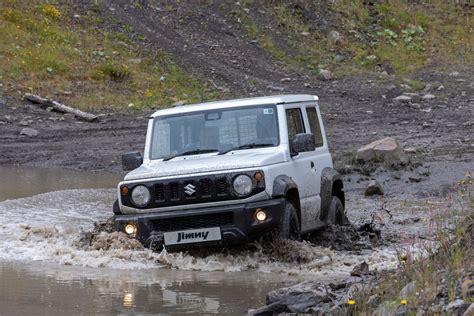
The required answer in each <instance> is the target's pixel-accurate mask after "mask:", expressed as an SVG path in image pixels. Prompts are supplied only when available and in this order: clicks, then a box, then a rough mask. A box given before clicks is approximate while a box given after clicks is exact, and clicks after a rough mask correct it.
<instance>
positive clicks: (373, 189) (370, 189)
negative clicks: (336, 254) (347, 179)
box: [351, 180, 383, 275]
mask: <svg viewBox="0 0 474 316" xmlns="http://www.w3.org/2000/svg"><path fill="white" fill-rule="evenodd" d="M364 195H365V196H372V195H383V189H382V185H380V183H379V182H378V181H377V180H371V181H370V182H369V184H367V188H366V189H365V192H364ZM367 268H368V267H367ZM353 272H354V271H353ZM351 275H352V272H351Z"/></svg>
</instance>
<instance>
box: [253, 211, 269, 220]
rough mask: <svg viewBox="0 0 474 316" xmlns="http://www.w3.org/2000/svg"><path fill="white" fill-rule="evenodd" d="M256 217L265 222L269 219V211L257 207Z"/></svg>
mask: <svg viewBox="0 0 474 316" xmlns="http://www.w3.org/2000/svg"><path fill="white" fill-rule="evenodd" d="M255 218H256V219H257V220H258V221H259V222H264V221H265V220H266V219H267V213H266V212H265V211H264V210H262V209H257V211H256V212H255Z"/></svg>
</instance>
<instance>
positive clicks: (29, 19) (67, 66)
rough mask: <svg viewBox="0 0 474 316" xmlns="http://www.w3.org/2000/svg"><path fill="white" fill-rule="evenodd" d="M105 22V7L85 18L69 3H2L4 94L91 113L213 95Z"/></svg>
mask: <svg viewBox="0 0 474 316" xmlns="http://www.w3.org/2000/svg"><path fill="white" fill-rule="evenodd" d="M102 22H103V21H102V20H101V18H100V7H99V6H93V5H92V6H91V8H90V9H89V10H88V11H87V12H81V14H80V15H79V14H77V13H76V12H75V11H74V9H73V7H72V6H71V5H69V4H62V5H60V4H51V1H49V3H46V2H45V1H22V0H17V1H8V2H6V1H3V2H1V3H0V58H1V59H2V61H3V62H2V63H1V64H0V81H1V82H2V84H3V87H2V89H3V90H5V91H6V92H7V94H9V95H11V96H12V95H13V96H17V97H21V96H22V95H23V94H24V93H25V92H32V93H36V94H39V95H42V96H50V97H52V98H56V99H60V100H63V101H65V102H67V103H68V104H71V105H73V106H76V107H79V108H82V109H86V110H91V109H100V108H104V107H110V108H113V109H115V110H120V109H123V108H126V107H127V106H128V105H129V104H134V106H135V107H144V106H145V107H160V106H167V105H170V104H172V103H174V102H176V101H181V100H182V101H186V102H197V101H201V100H205V99H209V98H212V97H213V96H214V92H213V91H212V90H210V89H208V88H207V87H206V86H205V85H204V84H202V83H201V82H200V81H198V80H197V79H195V78H193V77H192V76H191V75H189V74H186V73H185V72H184V71H183V70H181V69H180V68H179V67H178V66H177V65H176V64H175V63H173V61H172V59H171V58H170V56H168V55H167V54H166V53H165V52H163V51H160V50H150V49H143V48H142V46H144V45H140V44H138V45H137V43H134V42H132V41H131V40H130V37H129V36H128V34H127V33H113V32H109V31H106V30H105V29H104V28H103V27H102ZM125 29H126V28H125ZM130 31H131V30H130Z"/></svg>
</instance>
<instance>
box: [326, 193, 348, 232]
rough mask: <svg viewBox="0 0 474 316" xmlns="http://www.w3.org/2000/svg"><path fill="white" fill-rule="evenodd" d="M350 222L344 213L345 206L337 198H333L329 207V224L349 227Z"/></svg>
mask: <svg viewBox="0 0 474 316" xmlns="http://www.w3.org/2000/svg"><path fill="white" fill-rule="evenodd" d="M348 222H349V221H348V220H347V217H346V213H345V212H344V205H343V204H342V202H341V200H340V199H339V198H338V197H337V196H333V197H332V199H331V204H330V205H329V210H328V217H327V223H328V224H332V225H341V226H342V225H347V224H348Z"/></svg>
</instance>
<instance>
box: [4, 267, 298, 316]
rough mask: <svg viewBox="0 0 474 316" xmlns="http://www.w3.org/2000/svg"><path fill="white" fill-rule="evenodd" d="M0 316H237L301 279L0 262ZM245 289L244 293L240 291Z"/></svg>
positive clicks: (246, 274)
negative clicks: (192, 315) (205, 315)
mask: <svg viewBox="0 0 474 316" xmlns="http://www.w3.org/2000/svg"><path fill="white" fill-rule="evenodd" d="M0 280H1V282H0V306H1V309H0V314H1V315H35V314H47V315H64V314H70V313H71V311H73V314H76V313H84V314H101V315H112V314H117V313H123V314H157V313H158V314H162V313H163V314H167V313H173V314H176V313H178V314H182V313H190V312H191V313H200V314H202V313H208V314H231V315H234V314H235V315H241V314H244V313H246V312H247V310H248V309H250V308H253V307H258V306H261V305H263V303H264V298H265V294H266V293H267V292H268V291H270V290H272V289H274V288H277V287H281V286H285V285H290V284H293V283H295V282H297V281H301V278H298V277H295V276H283V275H276V274H275V275H273V274H260V273H258V272H245V273H225V272H198V271H178V270H168V269H149V270H139V271H138V270H137V271H130V270H114V269H93V268H83V267H69V266H68V267H66V266H58V265H54V264H51V265H48V264H42V265H36V264H33V263H31V264H20V265H18V264H17V265H16V266H14V265H12V264H9V263H6V262H2V263H0ZM243 289H245V290H243Z"/></svg>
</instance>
